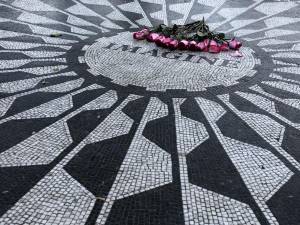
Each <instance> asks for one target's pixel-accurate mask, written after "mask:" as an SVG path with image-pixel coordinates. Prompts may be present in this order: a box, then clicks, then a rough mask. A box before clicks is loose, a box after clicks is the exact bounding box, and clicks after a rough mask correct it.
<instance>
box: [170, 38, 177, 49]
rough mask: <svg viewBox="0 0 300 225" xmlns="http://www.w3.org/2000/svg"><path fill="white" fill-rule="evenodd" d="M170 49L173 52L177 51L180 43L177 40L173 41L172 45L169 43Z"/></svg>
mask: <svg viewBox="0 0 300 225" xmlns="http://www.w3.org/2000/svg"><path fill="white" fill-rule="evenodd" d="M168 47H169V48H170V49H172V50H175V49H177V47H178V41H177V40H173V41H171V42H170V43H169V46H168Z"/></svg>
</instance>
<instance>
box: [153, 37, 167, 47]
mask: <svg viewBox="0 0 300 225" xmlns="http://www.w3.org/2000/svg"><path fill="white" fill-rule="evenodd" d="M164 40H165V36H163V35H160V36H159V37H158V38H156V39H155V44H156V45H157V46H163V41H164Z"/></svg>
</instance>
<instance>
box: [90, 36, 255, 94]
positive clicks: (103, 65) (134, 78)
mask: <svg viewBox="0 0 300 225" xmlns="http://www.w3.org/2000/svg"><path fill="white" fill-rule="evenodd" d="M241 52H242V54H243V57H241V58H236V57H233V56H231V55H230V53H231V52H222V53H221V54H210V53H206V52H191V51H177V50H176V51H170V50H168V49H163V48H158V47H157V46H156V45H155V44H154V43H148V42H145V41H135V40H133V39H132V34H131V33H130V32H122V33H119V34H118V35H115V36H112V37H102V38H99V39H98V40H97V41H96V42H95V43H94V44H92V45H91V46H89V47H88V48H87V50H86V53H85V61H86V63H87V64H88V66H89V67H90V68H91V72H92V73H93V74H94V75H95V76H98V75H103V76H105V77H108V78H110V79H111V80H112V82H113V83H115V84H119V85H121V86H128V85H134V86H139V87H144V88H145V89H146V90H148V91H166V90H167V89H184V90H187V91H204V90H206V88H207V87H213V86H218V85H223V86H226V87H227V86H231V85H233V84H236V83H237V80H238V79H240V78H242V77H245V76H248V77H252V76H254V75H255V73H256V70H255V69H254V67H255V65H256V62H257V60H255V58H254V56H253V52H254V51H253V50H252V49H251V48H249V47H243V48H242V49H241Z"/></svg>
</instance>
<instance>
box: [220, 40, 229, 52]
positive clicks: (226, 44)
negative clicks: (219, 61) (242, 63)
mask: <svg viewBox="0 0 300 225" xmlns="http://www.w3.org/2000/svg"><path fill="white" fill-rule="evenodd" d="M220 49H221V51H228V50H229V47H228V43H227V42H224V43H223V44H221V45H220Z"/></svg>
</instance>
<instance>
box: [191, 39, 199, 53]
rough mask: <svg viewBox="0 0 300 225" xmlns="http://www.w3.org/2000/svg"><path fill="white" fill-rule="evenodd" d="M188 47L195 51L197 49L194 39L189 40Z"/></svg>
mask: <svg viewBox="0 0 300 225" xmlns="http://www.w3.org/2000/svg"><path fill="white" fill-rule="evenodd" d="M189 49H190V50H191V51H197V50H198V47H197V42H196V41H190V44H189Z"/></svg>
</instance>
